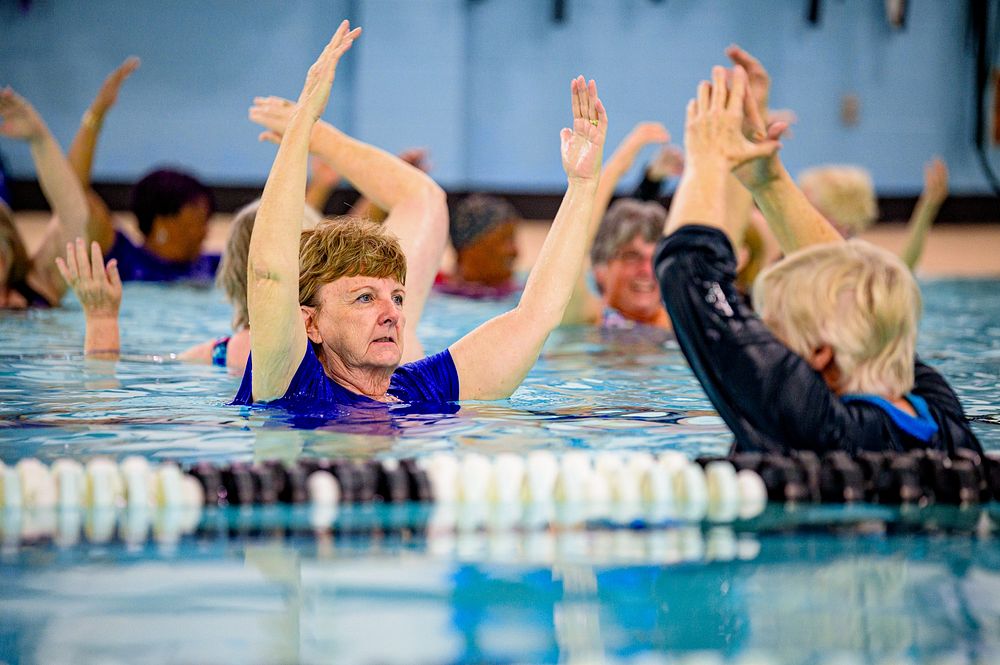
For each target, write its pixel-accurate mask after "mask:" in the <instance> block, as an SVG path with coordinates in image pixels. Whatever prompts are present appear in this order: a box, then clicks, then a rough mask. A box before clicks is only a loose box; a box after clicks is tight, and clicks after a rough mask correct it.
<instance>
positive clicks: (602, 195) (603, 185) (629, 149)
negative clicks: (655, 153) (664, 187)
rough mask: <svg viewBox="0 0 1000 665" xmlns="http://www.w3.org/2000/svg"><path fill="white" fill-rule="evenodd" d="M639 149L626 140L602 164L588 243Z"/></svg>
mask: <svg viewBox="0 0 1000 665" xmlns="http://www.w3.org/2000/svg"><path fill="white" fill-rule="evenodd" d="M641 149H642V145H632V144H631V143H629V142H628V140H627V139H626V140H625V141H624V142H623V143H622V145H620V146H618V149H617V150H615V152H614V154H613V155H611V157H609V158H608V160H607V161H606V162H605V163H604V168H603V169H602V170H601V179H600V182H598V184H597V193H596V194H595V195H594V212H593V215H592V217H591V222H590V226H589V227H588V234H589V236H588V239H589V240H590V242H593V240H594V236H595V235H596V234H597V227H598V226H600V224H601V219H603V218H604V213H605V212H607V210H608V206H609V205H610V204H611V199H612V198H613V197H614V195H615V189H616V188H617V187H618V183H619V181H620V180H621V179H622V176H624V175H625V173H626V172H627V171H628V170H629V169H630V168H632V164H634V163H635V158H636V156H637V155H638V154H639V151H640V150H641Z"/></svg>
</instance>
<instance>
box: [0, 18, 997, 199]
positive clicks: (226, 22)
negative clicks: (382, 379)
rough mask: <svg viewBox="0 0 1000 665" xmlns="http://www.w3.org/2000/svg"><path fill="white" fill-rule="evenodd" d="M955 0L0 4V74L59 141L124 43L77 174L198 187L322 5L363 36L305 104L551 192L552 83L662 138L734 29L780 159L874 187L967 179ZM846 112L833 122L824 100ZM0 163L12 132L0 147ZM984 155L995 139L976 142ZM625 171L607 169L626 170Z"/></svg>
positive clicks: (264, 158)
mask: <svg viewBox="0 0 1000 665" xmlns="http://www.w3.org/2000/svg"><path fill="white" fill-rule="evenodd" d="M966 4H967V3H966V2H961V1H959V0H947V1H942V0H911V1H910V15H909V21H908V24H907V27H906V29H905V30H902V31H897V30H893V29H891V28H890V27H889V26H888V24H887V22H886V20H885V16H884V13H883V3H882V2H876V1H875V0H841V1H837V2H831V1H827V2H824V3H823V17H822V21H821V24H820V25H819V26H811V25H808V24H807V23H806V21H805V19H804V14H805V5H806V3H805V1H804V0H666V1H665V2H659V3H657V2H652V1H651V0H617V1H614V2H608V1H607V0H603V1H602V0H567V7H568V16H567V20H566V22H564V23H562V24H556V23H554V22H553V21H552V20H551V11H552V3H551V1H550V0H353V1H351V0H339V1H338V0H327V1H324V2H320V1H319V0H312V1H301V2H291V1H289V2H284V1H278V0H256V1H254V2H245V1H237V0H215V1H209V2H205V1H204V0H199V1H195V0H171V2H165V3H164V2H152V1H151V0H150V1H139V0H103V1H101V2H69V1H58V0H34V2H33V3H32V7H31V9H30V11H28V12H26V13H25V12H22V11H20V10H19V9H18V8H17V6H16V5H17V3H15V2H14V1H13V0H0V84H10V85H12V86H13V87H14V88H16V89H17V90H18V91H20V92H21V93H23V94H24V95H25V96H26V97H28V98H29V99H30V100H31V101H32V102H33V103H34V104H35V105H36V106H37V107H38V109H39V110H40V111H41V112H42V114H43V115H44V116H45V118H46V119H47V121H48V122H49V124H50V126H51V127H52V128H53V130H54V132H55V133H56V135H57V137H58V138H59V139H60V141H61V142H62V143H63V144H64V145H66V144H68V142H69V140H70V138H71V137H72V134H73V132H74V131H75V128H76V124H77V122H78V119H79V117H80V114H81V113H82V112H83V110H84V109H85V108H86V106H87V104H88V103H89V101H90V99H91V97H92V95H93V94H94V92H95V91H96V89H97V87H98V86H99V84H100V82H101V81H102V80H103V77H104V75H105V74H106V73H107V72H108V71H110V70H111V69H112V68H113V67H115V66H116V65H117V64H118V63H119V62H120V61H121V60H122V59H124V58H125V57H126V56H128V55H129V54H136V55H139V56H140V57H141V58H142V60H143V64H142V67H141V68H140V70H139V71H138V72H136V74H135V75H134V76H133V77H132V78H131V79H130V80H129V81H128V82H127V83H126V84H125V88H124V90H123V92H122V95H121V97H120V99H119V103H118V106H117V107H116V108H115V110H114V111H113V112H112V114H111V116H110V117H109V118H108V121H107V123H106V126H105V130H104V134H103V137H102V141H101V145H100V149H99V152H98V158H97V161H96V165H95V179H96V180H129V179H134V178H135V177H136V176H138V175H139V174H141V173H143V172H144V171H146V170H147V169H148V168H149V167H151V166H153V165H156V164H165V163H170V164H180V165H186V166H188V167H190V168H193V169H194V170H195V171H197V172H198V173H200V174H201V175H202V176H204V177H205V178H206V179H208V180H210V181H212V182H217V183H258V182H262V181H263V179H264V178H265V177H266V173H267V169H268V167H269V165H270V162H271V159H272V158H273V155H274V149H273V147H271V146H270V145H261V144H258V143H257V141H256V136H257V130H256V128H255V127H254V126H253V125H251V123H249V121H247V120H246V110H247V107H248V105H249V103H250V100H251V99H252V97H253V96H254V95H259V94H279V95H284V96H289V97H294V96H295V95H296V94H297V92H298V89H299V86H300V85H301V81H302V79H303V77H304V75H305V72H306V69H307V68H308V66H309V64H310V63H311V61H312V59H313V58H314V56H315V55H316V53H318V51H319V49H320V48H322V45H323V44H324V43H325V40H326V39H327V38H328V36H329V34H330V33H331V32H332V30H333V29H334V28H335V27H336V25H337V23H338V21H339V20H340V18H342V17H345V16H346V17H349V18H351V19H352V21H354V22H357V23H359V24H360V25H362V26H363V27H364V29H365V34H364V35H363V36H362V38H361V39H360V40H359V41H358V43H357V44H356V45H355V47H354V49H353V50H352V51H351V52H350V53H349V54H348V55H347V56H346V57H345V59H344V60H343V61H342V64H341V67H340V69H339V71H338V74H337V81H336V84H335V87H334V92H333V96H332V98H331V102H330V106H329V109H328V111H327V114H326V118H327V119H328V120H329V121H331V122H334V123H335V124H338V125H339V126H341V127H342V128H343V129H345V130H346V131H348V132H349V133H352V134H354V135H356V136H358V137H360V138H362V139H364V140H368V141H372V142H375V143H377V144H378V145H380V146H382V147H385V148H387V149H389V150H393V151H396V150H400V149H402V148H405V147H408V146H415V145H420V146H427V147H429V148H430V149H431V152H432V160H433V163H434V175H435V177H436V178H437V179H438V180H439V181H440V182H441V183H442V184H444V185H445V186H446V187H451V188H494V189H500V190H538V191H547V190H554V189H558V188H560V187H561V186H562V182H563V176H562V171H561V168H560V162H559V154H558V133H559V129H560V128H561V127H562V126H563V125H564V124H566V123H567V121H568V118H569V102H568V82H569V79H570V78H571V77H572V76H574V75H576V74H578V73H583V74H585V75H587V76H588V77H592V78H595V79H597V81H598V84H599V86H600V90H601V96H602V98H603V100H604V102H605V104H606V106H607V108H608V112H609V115H610V117H611V122H612V125H611V130H610V138H609V142H610V143H611V144H615V143H617V142H618V141H619V140H621V138H622V137H623V136H624V135H625V134H626V133H627V131H628V130H629V129H630V128H631V126H632V125H633V124H634V123H636V122H639V121H641V120H660V121H662V122H664V123H665V124H666V125H667V127H668V128H669V129H670V131H671V133H672V134H673V135H674V137H675V141H677V142H680V140H681V139H682V132H683V124H682V119H683V109H684V105H685V103H686V101H687V99H688V98H689V97H690V96H691V95H692V94H693V91H694V87H695V85H696V84H697V82H698V81H699V80H700V79H701V78H703V77H705V76H707V74H708V71H709V68H710V67H711V66H712V65H713V64H717V63H722V62H723V60H724V57H723V55H722V49H723V48H724V47H725V46H726V45H727V44H729V43H731V42H737V43H739V44H741V45H743V46H744V47H746V48H747V49H749V50H751V51H752V52H754V53H755V54H757V55H758V56H759V57H760V58H761V59H762V60H763V61H764V62H765V64H767V65H768V67H769V69H770V71H771V73H772V77H773V80H774V87H773V95H772V105H773V106H774V107H789V108H792V109H794V110H795V111H796V113H797V114H798V117H799V121H798V124H797V125H796V127H795V128H794V137H793V138H792V139H791V140H788V141H787V142H786V147H785V159H786V162H787V163H788V165H789V167H790V169H791V170H792V171H793V172H796V171H798V170H800V169H802V168H805V167H806V166H809V165H812V164H815V163H819V162H831V161H832V162H856V163H860V164H863V165H865V166H867V167H868V168H870V169H871V170H872V172H873V174H874V176H875V181H876V183H877V185H878V187H879V190H880V191H881V192H883V193H886V194H896V193H902V194H905V193H912V192H915V191H916V190H917V189H919V187H920V185H921V182H922V171H923V163H924V162H925V161H926V160H927V159H928V158H929V157H930V156H931V155H932V154H940V155H942V156H943V157H944V158H945V159H946V160H947V162H948V164H949V166H950V168H951V175H952V190H953V191H954V192H957V193H977V192H985V191H986V189H987V187H986V181H985V179H984V178H983V176H982V174H981V172H980V170H979V167H978V164H977V160H976V155H975V153H974V151H973V146H972V119H973V108H972V107H973V104H972V100H973V92H972V71H973V70H972V58H971V55H970V51H969V50H968V48H967V47H966V43H965V30H966V15H965V12H966ZM848 93H853V94H856V95H857V96H858V98H859V99H860V102H861V112H860V122H859V124H857V125H856V126H854V127H844V126H843V125H841V124H840V121H839V117H838V114H839V106H840V101H841V98H842V96H843V95H845V94H848ZM0 150H2V152H3V154H4V156H5V158H6V161H7V162H8V166H9V168H10V169H11V171H12V173H13V175H15V176H18V177H28V176H30V175H31V173H32V167H31V160H30V155H29V153H28V151H27V150H26V149H25V148H24V146H21V145H17V144H15V143H13V142H11V141H2V142H0ZM991 160H992V162H993V164H994V168H995V169H996V170H998V171H1000V150H997V149H993V150H992V151H991ZM634 177H635V174H633V176H631V178H630V179H629V180H628V181H627V182H629V183H631V182H633V181H634Z"/></svg>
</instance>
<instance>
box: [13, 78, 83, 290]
mask: <svg viewBox="0 0 1000 665" xmlns="http://www.w3.org/2000/svg"><path fill="white" fill-rule="evenodd" d="M0 116H2V117H3V124H0V136H8V137H10V138H16V139H20V140H22V141H26V142H27V143H28V145H29V147H30V148H31V156H32V158H33V159H34V162H35V171H36V172H37V177H38V182H39V184H40V185H41V187H42V191H43V192H44V193H45V198H46V199H47V200H48V202H49V205H50V206H51V207H52V213H53V219H52V222H51V223H50V224H49V227H48V228H47V229H46V231H45V237H44V240H43V242H42V244H41V246H40V247H39V248H38V250H36V252H35V254H34V255H33V256H32V268H31V270H32V272H34V273H36V277H37V278H38V279H39V280H40V281H41V282H43V283H44V284H45V287H46V288H47V290H51V292H52V294H53V295H54V298H55V301H56V302H58V300H59V299H60V298H62V294H63V293H65V292H66V285H65V283H64V282H63V281H62V280H61V279H59V274H58V272H57V270H56V267H55V263H54V262H55V258H56V256H58V254H59V252H60V250H61V248H62V245H63V243H64V242H67V241H69V240H71V239H73V238H77V237H80V236H82V235H83V234H84V230H85V226H86V223H87V217H88V215H87V200H86V197H85V196H84V193H83V188H82V187H81V186H80V183H79V181H78V180H77V179H76V175H75V174H74V173H73V169H72V168H71V167H70V165H69V162H68V161H67V160H66V157H65V155H63V152H62V149H61V148H60V147H59V143H58V142H57V141H56V139H55V137H53V136H52V132H50V131H49V128H48V127H47V126H46V125H45V122H44V121H43V120H42V117H41V116H40V115H39V114H38V112H37V111H35V109H34V107H32V106H31V104H29V103H28V101H27V100H26V99H24V98H23V97H21V96H20V95H18V94H17V93H16V92H14V91H13V90H11V89H10V88H5V89H4V90H2V91H0Z"/></svg>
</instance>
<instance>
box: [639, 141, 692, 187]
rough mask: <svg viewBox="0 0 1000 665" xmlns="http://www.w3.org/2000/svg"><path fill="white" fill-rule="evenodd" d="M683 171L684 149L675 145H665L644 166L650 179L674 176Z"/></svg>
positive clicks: (657, 179)
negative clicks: (647, 164)
mask: <svg viewBox="0 0 1000 665" xmlns="http://www.w3.org/2000/svg"><path fill="white" fill-rule="evenodd" d="M683 172H684V151H683V150H681V149H680V148H678V147H677V146H675V145H665V146H663V147H662V148H660V151H659V152H658V153H656V157H654V158H653V161H651V162H650V163H649V166H647V167H646V175H648V176H649V178H650V179H651V180H656V181H660V180H666V179H667V178H676V177H677V176H679V175H680V174H681V173H683Z"/></svg>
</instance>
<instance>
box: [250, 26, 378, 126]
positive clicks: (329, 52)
mask: <svg viewBox="0 0 1000 665" xmlns="http://www.w3.org/2000/svg"><path fill="white" fill-rule="evenodd" d="M360 34H361V28H354V29H353V30H351V24H350V21H347V20H344V21H343V22H341V24H340V26H339V27H338V28H337V32H335V33H334V35H333V38H332V39H330V42H329V43H328V44H327V45H326V48H324V49H323V52H322V53H320V55H319V58H317V59H316V62H314V63H313V64H312V66H311V67H310V68H309V73H308V74H306V82H305V84H304V85H303V86H302V92H301V93H299V100H298V102H297V103H294V104H293V103H292V102H290V101H288V100H287V99H283V98H281V97H254V100H253V106H251V107H250V114H249V115H250V120H252V121H254V122H256V123H257V124H258V125H262V126H263V127H264V128H265V129H266V130H267V131H264V132H261V134H260V137H259V138H260V140H261V141H270V142H271V143H280V142H281V137H282V136H283V135H284V133H285V130H286V129H287V128H288V123H289V122H290V121H291V119H292V117H293V116H294V115H295V113H296V112H297V111H301V112H303V113H305V114H306V115H307V116H308V117H309V119H310V120H311V121H312V122H316V121H317V120H319V118H320V116H321V115H323V111H324V110H326V103H327V101H328V100H329V99H330V89H331V88H332V87H333V78H334V75H335V74H336V72H337V63H338V62H339V61H340V56H342V55H344V53H346V52H347V50H348V49H350V48H351V45H352V44H354V40H355V39H357V38H358V35H360Z"/></svg>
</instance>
